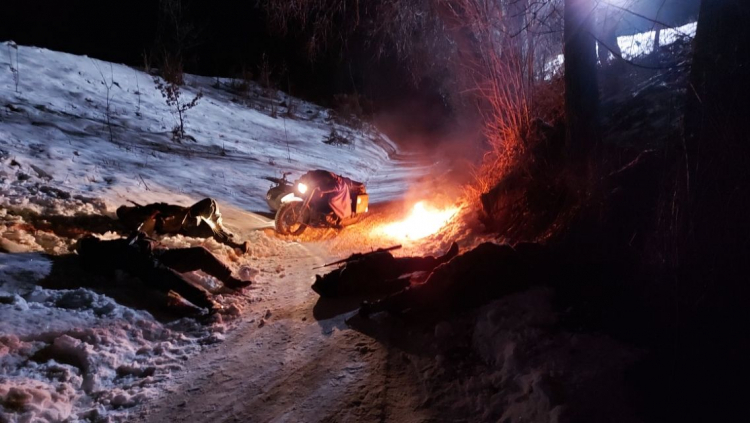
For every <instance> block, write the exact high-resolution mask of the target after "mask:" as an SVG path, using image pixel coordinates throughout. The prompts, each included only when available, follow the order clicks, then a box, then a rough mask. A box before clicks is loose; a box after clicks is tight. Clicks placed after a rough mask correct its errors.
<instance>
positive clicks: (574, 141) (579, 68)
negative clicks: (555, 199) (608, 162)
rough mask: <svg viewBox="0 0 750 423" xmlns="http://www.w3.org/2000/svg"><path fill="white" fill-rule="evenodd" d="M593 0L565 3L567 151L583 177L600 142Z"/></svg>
mask: <svg viewBox="0 0 750 423" xmlns="http://www.w3.org/2000/svg"><path fill="white" fill-rule="evenodd" d="M593 19H594V4H593V2H592V1H591V0H566V2H565V16H564V20H565V29H564V37H565V45H564V51H563V52H564V54H565V115H566V124H567V130H568V134H567V150H568V154H569V158H570V159H571V160H572V162H571V163H572V164H573V166H574V169H577V172H578V173H579V176H584V177H585V176H586V175H587V174H588V172H589V171H590V170H591V164H592V163H593V161H594V160H595V152H596V150H597V147H598V144H599V137H600V135H599V90H598V86H597V80H596V47H595V39H594V37H593V35H592V32H591V28H592V22H593Z"/></svg>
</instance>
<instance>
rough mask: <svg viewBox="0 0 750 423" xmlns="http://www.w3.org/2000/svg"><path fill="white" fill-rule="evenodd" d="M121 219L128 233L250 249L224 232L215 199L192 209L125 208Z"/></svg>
mask: <svg viewBox="0 0 750 423" xmlns="http://www.w3.org/2000/svg"><path fill="white" fill-rule="evenodd" d="M117 217H118V218H119V219H120V221H121V222H122V223H123V225H125V227H127V228H128V229H130V230H140V231H142V232H146V233H147V234H151V233H153V232H155V233H157V234H181V235H185V236H191V237H198V238H207V237H213V238H214V239H215V240H216V241H217V242H220V243H222V244H226V245H229V246H230V247H232V248H239V249H240V250H242V252H244V253H247V252H248V250H249V246H250V245H249V243H248V242H244V243H238V242H236V241H235V240H234V235H233V234H231V233H229V232H228V231H227V230H226V229H224V226H223V224H222V218H221V212H219V206H218V205H217V204H216V201H215V200H214V199H212V198H204V199H203V200H201V201H199V202H197V203H195V204H193V205H192V206H190V207H183V206H177V205H174V204H167V203H151V204H146V205H139V204H135V205H134V206H121V207H120V208H118V209H117Z"/></svg>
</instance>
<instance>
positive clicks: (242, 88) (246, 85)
mask: <svg viewBox="0 0 750 423" xmlns="http://www.w3.org/2000/svg"><path fill="white" fill-rule="evenodd" d="M252 81H253V73H252V72H251V71H250V70H249V69H248V68H247V67H246V66H245V65H242V68H241V69H240V71H239V72H238V73H237V74H236V75H235V76H234V78H232V79H231V81H230V83H229V88H230V89H231V90H232V91H234V92H236V93H238V94H239V95H241V96H243V97H247V96H248V94H249V93H250V87H251V86H252Z"/></svg>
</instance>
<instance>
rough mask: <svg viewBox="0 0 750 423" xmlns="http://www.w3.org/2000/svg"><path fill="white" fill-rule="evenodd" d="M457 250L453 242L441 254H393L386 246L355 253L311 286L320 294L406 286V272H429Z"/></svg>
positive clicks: (378, 291)
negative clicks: (382, 248) (413, 255)
mask: <svg viewBox="0 0 750 423" xmlns="http://www.w3.org/2000/svg"><path fill="white" fill-rule="evenodd" d="M457 254H458V244H455V243H454V244H453V245H451V248H450V249H449V251H448V252H447V253H446V254H445V255H443V256H441V257H433V256H427V257H394V256H393V255H392V254H391V253H390V252H389V251H385V250H376V251H373V252H372V253H367V254H354V255H352V256H350V257H349V258H347V259H344V260H342V261H343V262H344V263H345V264H344V265H343V266H342V267H340V268H338V269H335V270H333V271H331V272H329V273H327V274H325V275H323V276H320V275H315V283H314V284H313V285H312V289H313V291H315V292H317V293H318V294H319V295H320V296H322V297H344V296H368V295H378V294H380V295H387V294H390V293H394V292H397V291H399V290H401V289H403V288H405V287H407V286H409V284H410V278H409V277H408V275H410V274H412V273H415V272H430V271H432V270H433V269H434V268H436V267H437V266H439V265H440V264H442V263H445V262H447V261H449V260H450V259H452V258H453V257H455V256H456V255H457ZM404 276H407V277H404Z"/></svg>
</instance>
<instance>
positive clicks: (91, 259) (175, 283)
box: [76, 232, 251, 311]
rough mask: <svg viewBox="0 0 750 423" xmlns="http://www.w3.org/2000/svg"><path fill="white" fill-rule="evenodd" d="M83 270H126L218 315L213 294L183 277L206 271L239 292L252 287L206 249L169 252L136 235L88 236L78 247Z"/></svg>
mask: <svg viewBox="0 0 750 423" xmlns="http://www.w3.org/2000/svg"><path fill="white" fill-rule="evenodd" d="M76 250H77V252H78V255H79V256H80V257H81V262H82V264H83V266H84V267H85V268H87V269H89V270H93V271H96V272H99V273H105V274H110V273H112V272H114V271H115V270H118V269H119V270H124V271H126V272H127V273H129V274H131V275H132V276H135V277H137V278H139V279H141V280H142V281H143V282H145V283H146V284H147V285H149V286H151V287H153V288H154V289H156V290H160V291H162V292H165V293H168V292H169V291H174V292H175V293H177V294H179V295H180V296H182V297H183V298H184V299H186V300H188V301H189V302H191V303H192V304H194V305H196V306H198V307H202V308H207V309H209V311H216V309H217V308H218V306H217V305H216V304H215V303H214V302H213V301H212V299H211V293H210V292H208V291H207V290H206V289H204V288H202V287H199V286H196V285H194V284H192V283H191V282H189V281H188V280H187V279H186V278H185V277H184V276H183V275H181V273H184V272H192V271H196V270H200V271H203V272H205V273H207V274H209V275H211V276H213V277H215V278H216V279H218V280H220V281H221V282H222V283H223V284H224V285H225V286H226V287H228V288H231V289H240V288H242V287H246V286H248V285H250V283H251V282H249V281H243V280H240V279H238V278H235V277H233V276H232V270H231V269H230V268H229V267H227V265H225V264H224V263H223V262H222V261H221V260H219V259H218V258H216V256H214V255H213V254H211V252H209V251H208V250H206V249H205V248H203V247H193V248H174V249H167V248H164V247H162V246H160V245H159V243H158V242H157V241H155V240H153V239H151V238H148V237H147V236H146V234H145V233H143V232H137V233H134V234H133V235H131V236H130V237H129V238H121V239H115V240H101V239H99V238H96V237H94V236H86V237H84V238H82V239H81V240H79V242H78V245H77V247H76Z"/></svg>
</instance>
